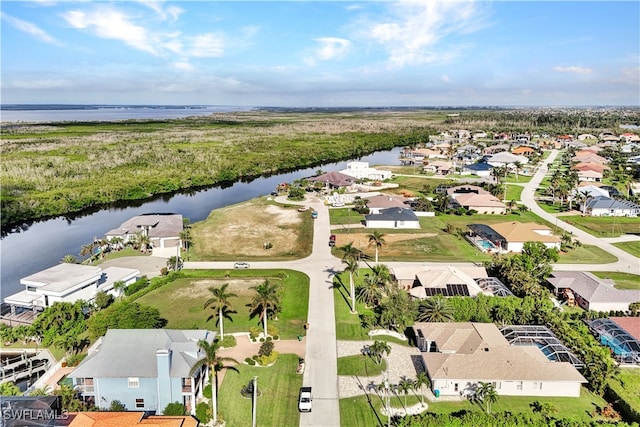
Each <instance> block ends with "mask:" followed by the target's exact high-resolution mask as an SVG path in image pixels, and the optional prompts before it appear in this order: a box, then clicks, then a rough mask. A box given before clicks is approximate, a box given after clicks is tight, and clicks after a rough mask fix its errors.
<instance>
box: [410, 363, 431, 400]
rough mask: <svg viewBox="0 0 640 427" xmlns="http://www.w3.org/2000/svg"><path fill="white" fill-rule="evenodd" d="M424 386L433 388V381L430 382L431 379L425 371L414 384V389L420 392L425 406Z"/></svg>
mask: <svg viewBox="0 0 640 427" xmlns="http://www.w3.org/2000/svg"><path fill="white" fill-rule="evenodd" d="M424 386H427V388H429V387H431V381H429V377H428V376H427V374H426V373H425V372H424V371H422V372H418V374H417V375H416V379H415V380H414V382H413V389H414V390H420V403H422V404H424V394H423V393H422V387H424Z"/></svg>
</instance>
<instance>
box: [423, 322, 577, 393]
mask: <svg viewBox="0 0 640 427" xmlns="http://www.w3.org/2000/svg"><path fill="white" fill-rule="evenodd" d="M413 331H414V333H415V336H416V341H417V344H418V348H419V349H420V350H421V352H422V353H421V356H422V360H423V365H424V366H425V368H426V371H427V375H428V377H429V379H430V381H431V389H432V391H433V392H434V394H436V395H440V396H468V395H473V394H474V393H475V391H476V390H477V388H478V387H479V386H480V382H489V383H492V384H493V385H494V387H495V391H496V393H497V394H498V395H503V396H564V397H579V396H580V389H581V386H582V384H584V383H586V382H587V381H586V379H585V378H584V377H583V376H582V375H581V374H580V372H579V371H578V370H577V369H576V368H575V367H574V366H573V365H572V364H571V363H569V362H556V361H551V360H549V359H547V357H546V356H545V355H544V353H543V352H542V351H541V350H540V348H538V347H537V346H535V345H510V344H509V342H508V341H507V339H506V338H505V337H504V336H503V335H502V333H501V332H500V330H498V328H497V327H496V326H495V325H494V324H492V323H470V322H462V323H424V322H419V323H415V324H414V325H413Z"/></svg>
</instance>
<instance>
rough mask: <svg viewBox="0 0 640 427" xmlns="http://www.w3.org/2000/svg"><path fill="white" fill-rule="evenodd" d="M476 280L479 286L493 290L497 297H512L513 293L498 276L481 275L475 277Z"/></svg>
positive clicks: (487, 290)
mask: <svg viewBox="0 0 640 427" xmlns="http://www.w3.org/2000/svg"><path fill="white" fill-rule="evenodd" d="M473 280H475V281H476V283H477V284H478V286H480V288H481V289H482V290H483V291H485V292H491V293H492V294H493V295H494V296H497V297H512V296H513V293H512V292H511V291H510V290H509V288H507V286H506V285H505V284H504V283H502V282H501V281H500V279H498V278H497V277H480V278H478V279H473Z"/></svg>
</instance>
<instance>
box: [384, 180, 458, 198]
mask: <svg viewBox="0 0 640 427" xmlns="http://www.w3.org/2000/svg"><path fill="white" fill-rule="evenodd" d="M390 182H392V183H395V184H398V185H399V187H398V188H389V189H387V190H385V192H387V193H395V194H400V192H401V191H409V192H411V193H414V194H417V193H424V188H425V185H426V186H428V187H430V188H431V189H432V190H433V189H435V188H436V187H437V186H438V185H440V184H444V185H457V181H456V180H453V179H448V178H447V179H437V178H429V177H427V176H420V177H417V176H396V177H393V178H392V179H391V180H390Z"/></svg>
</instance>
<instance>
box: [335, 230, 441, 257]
mask: <svg viewBox="0 0 640 427" xmlns="http://www.w3.org/2000/svg"><path fill="white" fill-rule="evenodd" d="M369 234H371V233H369V232H368V233H349V234H336V246H337V247H340V246H344V245H346V244H348V243H352V242H353V246H355V247H356V248H358V249H360V250H361V251H364V252H366V253H371V254H373V253H375V248H374V247H373V246H372V247H370V248H369V247H368V246H369V237H367V236H368V235H369ZM434 236H436V234H435V233H411V234H410V233H406V234H401V233H398V234H385V235H384V236H383V238H384V241H385V243H386V244H385V246H383V247H382V249H381V251H384V252H385V254H388V253H389V250H392V249H393V248H392V246H393V244H394V243H396V242H401V241H403V240H412V239H419V238H422V237H434Z"/></svg>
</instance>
